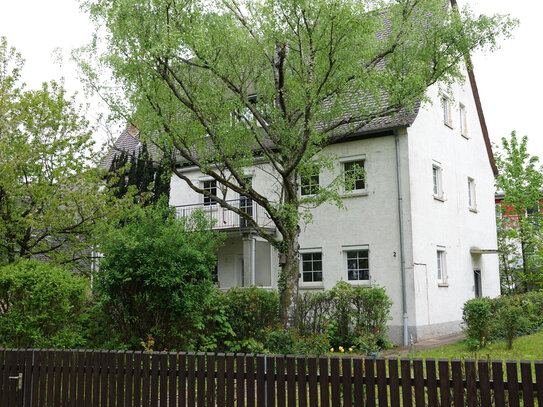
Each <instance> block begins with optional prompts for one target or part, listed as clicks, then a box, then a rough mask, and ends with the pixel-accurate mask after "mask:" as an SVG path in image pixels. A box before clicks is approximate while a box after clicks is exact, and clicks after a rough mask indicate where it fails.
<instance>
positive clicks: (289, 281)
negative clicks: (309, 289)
mask: <svg viewBox="0 0 543 407" xmlns="http://www.w3.org/2000/svg"><path fill="white" fill-rule="evenodd" d="M299 230H300V229H299V227H296V228H295V231H293V233H292V235H290V236H284V237H283V242H284V252H283V253H281V254H282V255H283V256H284V259H283V260H284V263H283V264H282V266H281V276H280V277H279V291H280V294H281V297H280V311H279V312H280V320H281V323H282V324H283V326H285V327H286V328H293V327H295V326H296V322H297V319H298V313H297V309H296V308H297V307H296V302H297V298H298V282H299V275H300V260H299V258H298V250H299V243H298V237H299V234H300V231H299Z"/></svg>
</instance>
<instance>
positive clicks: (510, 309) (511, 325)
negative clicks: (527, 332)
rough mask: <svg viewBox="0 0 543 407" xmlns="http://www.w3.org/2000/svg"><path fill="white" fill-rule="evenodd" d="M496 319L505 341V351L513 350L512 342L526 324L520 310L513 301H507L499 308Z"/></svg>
mask: <svg viewBox="0 0 543 407" xmlns="http://www.w3.org/2000/svg"><path fill="white" fill-rule="evenodd" d="M496 317H497V319H498V325H500V326H501V329H502V331H503V333H504V336H505V339H506V341H507V349H511V348H513V340H514V339H515V338H516V337H517V336H518V334H519V332H520V331H521V329H522V327H523V326H524V325H526V323H527V320H526V319H525V318H524V315H523V310H522V308H521V307H520V306H519V305H517V304H515V301H514V299H508V301H507V303H506V304H504V306H502V307H501V308H500V310H499V312H498V313H497V314H496Z"/></svg>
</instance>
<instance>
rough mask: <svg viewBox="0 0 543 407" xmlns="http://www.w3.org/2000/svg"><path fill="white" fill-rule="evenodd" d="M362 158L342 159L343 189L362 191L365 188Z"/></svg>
mask: <svg viewBox="0 0 543 407" xmlns="http://www.w3.org/2000/svg"><path fill="white" fill-rule="evenodd" d="M364 163H365V160H364V159H356V160H352V161H343V163H342V164H343V174H344V181H345V191H363V190H364V189H366V171H365V169H364Z"/></svg>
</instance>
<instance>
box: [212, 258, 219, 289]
mask: <svg viewBox="0 0 543 407" xmlns="http://www.w3.org/2000/svg"><path fill="white" fill-rule="evenodd" d="M211 281H213V283H215V284H218V283H219V263H218V262H215V267H213V270H211Z"/></svg>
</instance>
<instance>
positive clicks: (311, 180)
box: [300, 174, 319, 196]
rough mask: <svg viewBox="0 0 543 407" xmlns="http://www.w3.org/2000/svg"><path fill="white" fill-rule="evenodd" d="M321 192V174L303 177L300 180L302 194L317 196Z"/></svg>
mask: <svg viewBox="0 0 543 407" xmlns="http://www.w3.org/2000/svg"><path fill="white" fill-rule="evenodd" d="M318 191H319V174H316V175H309V176H302V177H301V179H300V194H301V195H302V196H307V195H315V194H316V193H317V192H318Z"/></svg>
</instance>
